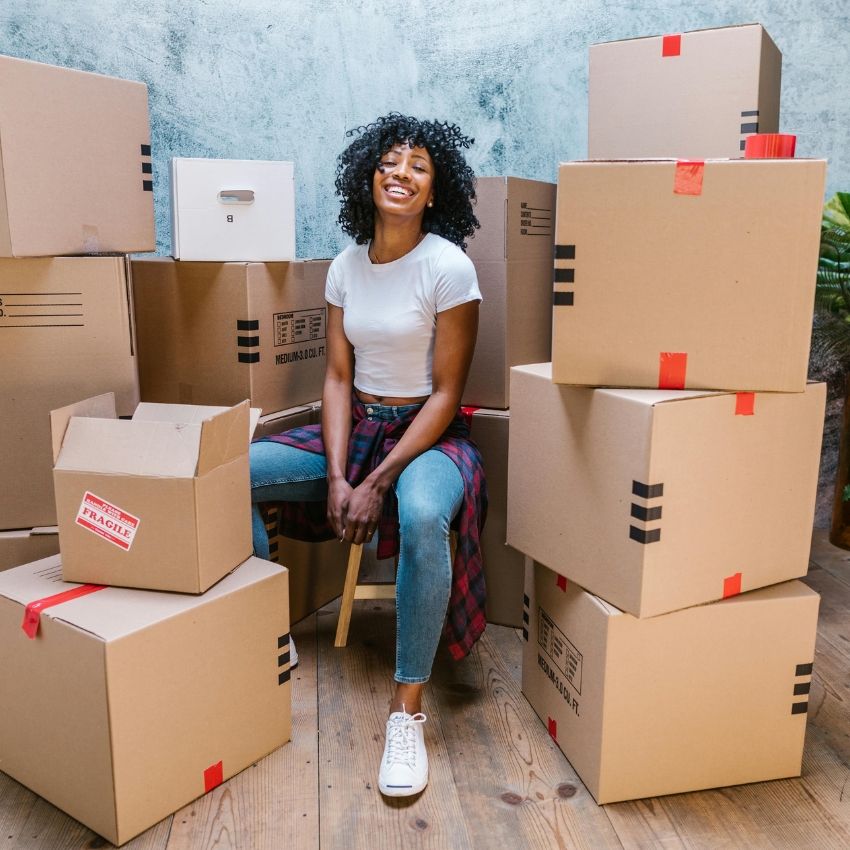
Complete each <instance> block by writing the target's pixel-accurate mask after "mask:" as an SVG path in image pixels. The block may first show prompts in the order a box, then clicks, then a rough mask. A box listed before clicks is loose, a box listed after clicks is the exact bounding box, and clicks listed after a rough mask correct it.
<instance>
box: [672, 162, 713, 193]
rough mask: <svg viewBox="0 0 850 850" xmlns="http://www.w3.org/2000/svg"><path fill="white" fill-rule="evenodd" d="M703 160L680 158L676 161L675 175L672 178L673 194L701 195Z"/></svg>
mask: <svg viewBox="0 0 850 850" xmlns="http://www.w3.org/2000/svg"><path fill="white" fill-rule="evenodd" d="M704 173H705V162H703V160H701V159H680V160H679V161H678V162H677V163H676V177H675V179H674V180H673V194H675V195H701V194H702V178H703V174H704Z"/></svg>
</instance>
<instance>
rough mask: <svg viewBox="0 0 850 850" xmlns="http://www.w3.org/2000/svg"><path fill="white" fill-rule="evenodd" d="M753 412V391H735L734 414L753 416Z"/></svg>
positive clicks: (754, 396)
mask: <svg viewBox="0 0 850 850" xmlns="http://www.w3.org/2000/svg"><path fill="white" fill-rule="evenodd" d="M755 412H756V394H755V393H735V416H754V415H755Z"/></svg>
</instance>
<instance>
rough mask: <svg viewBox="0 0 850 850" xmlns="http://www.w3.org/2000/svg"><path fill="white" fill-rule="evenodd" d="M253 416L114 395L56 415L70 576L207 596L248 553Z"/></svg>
mask: <svg viewBox="0 0 850 850" xmlns="http://www.w3.org/2000/svg"><path fill="white" fill-rule="evenodd" d="M259 414H260V411H259V410H253V411H249V409H248V402H247V401H246V402H243V403H242V404H241V405H238V406H236V407H233V408H230V409H228V408H215V407H212V408H210V407H199V406H191V405H162V404H144V403H142V404H140V405H139V406H138V408H137V409H136V412H135V413H134V414H133V418H132V420H130V421H125V420H119V419H117V418H116V417H115V410H114V400H113V398H112V396H111V395H107V396H101V397H99V398H95V399H89V400H87V401H84V402H80V403H78V404H76V405H71V406H70V407H66V408H63V409H61V410H58V411H53V412H52V413H51V429H52V432H53V445H54V456H55V464H54V470H53V475H54V481H55V488H56V509H57V515H58V517H59V529H60V539H61V552H62V570H63V572H62V575H63V577H64V578H65V580H66V581H79V582H90V583H92V584H105V585H121V586H124V587H141V588H147V589H153V590H171V591H178V592H183V593H202V592H203V591H205V590H206V589H207V588H209V587H211V586H212V585H213V584H215V582H217V581H218V580H219V579H221V578H222V576H224V575H226V574H227V573H229V572H230V571H231V570H233V569H235V567H236V566H238V565H239V564H240V563H241V562H242V561H244V560H245V558H247V557H248V556H249V555H250V554H251V551H252V543H251V515H250V510H251V499H250V473H249V459H248V445H249V441H250V437H251V434H253V433H254V430H255V429H256V426H257V421H258V419H259Z"/></svg>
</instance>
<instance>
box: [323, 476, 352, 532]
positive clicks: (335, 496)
mask: <svg viewBox="0 0 850 850" xmlns="http://www.w3.org/2000/svg"><path fill="white" fill-rule="evenodd" d="M353 492H354V490H353V489H352V487H351V485H350V484H349V483H348V482H347V481H346V480H345V479H344V478H338V479H336V480H334V481H329V482H328V522H329V523H330V524H331V528H332V529H333V530H334V534H336V536H337V537H338V538H339V539H340V540H342V539H343V538H344V536H345V518H346V514H347V512H348V501H349V499H350V498H351V494H352V493H353Z"/></svg>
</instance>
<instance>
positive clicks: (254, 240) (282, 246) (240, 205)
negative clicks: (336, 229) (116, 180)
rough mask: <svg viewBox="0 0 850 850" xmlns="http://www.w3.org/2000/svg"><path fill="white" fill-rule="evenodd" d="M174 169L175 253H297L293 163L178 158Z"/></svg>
mask: <svg viewBox="0 0 850 850" xmlns="http://www.w3.org/2000/svg"><path fill="white" fill-rule="evenodd" d="M169 174H170V178H171V195H170V201H171V254H172V256H173V257H174V258H175V259H178V260H211V261H213V262H226V261H232V260H237V261H239V260H247V261H252V262H275V261H281V260H294V259H295V166H294V165H293V163H291V162H262V161H259V160H245V159H183V158H175V159H172V160H171V166H170V172H169Z"/></svg>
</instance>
